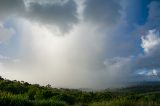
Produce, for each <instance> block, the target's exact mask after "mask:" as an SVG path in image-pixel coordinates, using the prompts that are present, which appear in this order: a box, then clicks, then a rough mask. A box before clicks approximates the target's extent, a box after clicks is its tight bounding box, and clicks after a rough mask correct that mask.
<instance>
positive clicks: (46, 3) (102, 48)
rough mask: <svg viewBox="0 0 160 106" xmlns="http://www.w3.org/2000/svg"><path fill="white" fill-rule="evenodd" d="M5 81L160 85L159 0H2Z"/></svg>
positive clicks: (0, 56)
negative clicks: (149, 82) (158, 82)
mask: <svg viewBox="0 0 160 106" xmlns="http://www.w3.org/2000/svg"><path fill="white" fill-rule="evenodd" d="M0 76H2V77H4V78H7V79H11V80H23V81H27V82H29V83H38V84H40V85H47V84H51V85H52V86H53V87H65V88H102V89H105V88H112V87H122V86H127V85H129V84H130V83H132V82H141V81H160V79H159V78H160V0H0Z"/></svg>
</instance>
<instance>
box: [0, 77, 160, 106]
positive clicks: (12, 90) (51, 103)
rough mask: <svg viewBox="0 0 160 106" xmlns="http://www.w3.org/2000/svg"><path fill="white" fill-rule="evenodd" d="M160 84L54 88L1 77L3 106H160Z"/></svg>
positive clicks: (0, 86) (1, 105) (0, 103)
mask: <svg viewBox="0 0 160 106" xmlns="http://www.w3.org/2000/svg"><path fill="white" fill-rule="evenodd" d="M159 88H160V84H156V85H150V86H148V85H147V86H145V85H143V86H133V87H128V88H123V89H116V90H103V91H96V92H94V91H90V92H87V91H82V90H78V89H64V88H59V89H57V88H52V87H51V86H50V85H47V86H40V85H38V84H29V83H27V82H24V81H16V80H14V81H10V80H7V79H3V78H2V77H1V76H0V106H71V105H74V106H160V91H159V90H160V89H159Z"/></svg>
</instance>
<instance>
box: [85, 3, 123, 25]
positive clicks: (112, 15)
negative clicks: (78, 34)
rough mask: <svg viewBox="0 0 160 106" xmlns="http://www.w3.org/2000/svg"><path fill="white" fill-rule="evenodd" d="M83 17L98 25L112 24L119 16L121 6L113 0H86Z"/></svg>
mask: <svg viewBox="0 0 160 106" xmlns="http://www.w3.org/2000/svg"><path fill="white" fill-rule="evenodd" d="M85 6H86V7H85V9H84V17H85V19H86V20H87V21H90V22H92V23H98V24H100V25H103V26H104V25H105V26H108V25H113V24H115V23H116V22H118V20H119V19H120V17H121V14H120V10H121V6H120V4H119V3H117V2H115V1H114V0H86V2H85Z"/></svg>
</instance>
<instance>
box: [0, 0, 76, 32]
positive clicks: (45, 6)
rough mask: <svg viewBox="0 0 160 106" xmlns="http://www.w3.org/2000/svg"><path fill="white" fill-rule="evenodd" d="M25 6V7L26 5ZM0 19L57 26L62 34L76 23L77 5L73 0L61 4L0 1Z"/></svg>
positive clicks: (13, 0)
mask: <svg viewBox="0 0 160 106" xmlns="http://www.w3.org/2000/svg"><path fill="white" fill-rule="evenodd" d="M26 4H27V5H26ZM0 14H1V16H0V18H2V19H6V18H12V17H13V16H16V17H23V18H26V19H30V20H31V21H32V20H33V21H35V22H38V23H42V24H44V25H45V24H49V25H54V26H57V27H58V28H59V29H60V30H61V31H62V32H67V31H69V30H70V29H71V28H72V26H73V25H74V24H75V23H77V21H78V18H77V5H76V3H75V2H74V1H73V0H68V1H65V2H64V1H62V3H61V2H55V3H54V2H51V1H48V2H25V1H23V0H1V1H0Z"/></svg>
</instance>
